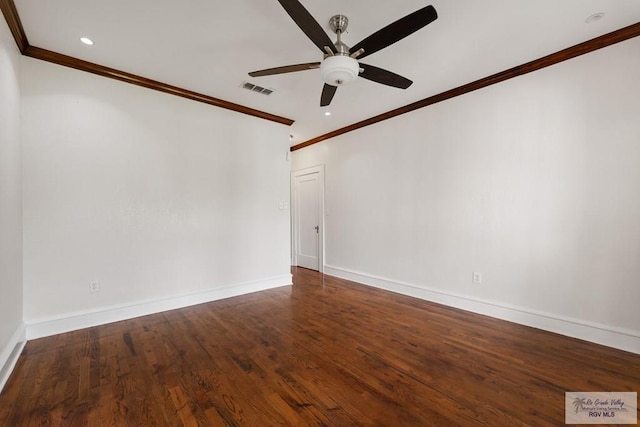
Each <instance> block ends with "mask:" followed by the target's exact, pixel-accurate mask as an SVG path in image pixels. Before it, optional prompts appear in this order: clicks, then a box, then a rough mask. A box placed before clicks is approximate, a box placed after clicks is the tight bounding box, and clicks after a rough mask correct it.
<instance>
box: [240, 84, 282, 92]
mask: <svg viewBox="0 0 640 427" xmlns="http://www.w3.org/2000/svg"><path fill="white" fill-rule="evenodd" d="M241 87H242V88H243V89H247V90H250V91H251V92H256V93H261V94H263V95H271V94H272V93H273V92H274V90H273V89H267V88H266V87H262V86H258V85H254V84H253V83H249V82H242V86H241Z"/></svg>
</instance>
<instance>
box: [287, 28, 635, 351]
mask: <svg viewBox="0 0 640 427" xmlns="http://www.w3.org/2000/svg"><path fill="white" fill-rule="evenodd" d="M638 51H640V40H639V39H634V40H630V41H627V42H624V43H621V44H618V45H615V46H612V47H609V48H606V49H603V50H600V51H597V52H595V53H592V54H589V55H586V56H583V57H580V58H577V59H574V60H571V61H568V62H565V63H562V64H559V65H556V66H553V67H551V68H547V69H544V70H542V71H539V72H536V73H533V74H529V75H526V76H522V77H519V78H516V79H513V80H510V81H508V82H505V83H501V84H498V85H494V86H492V87H489V88H485V89H483V90H480V91H477V92H473V93H470V94H467V95H464V96H462V97H458V98H455V99H452V100H449V101H445V102H442V103H439V104H436V105H433V106H430V107H427V108H424V109H421V110H418V111H415V112H412V113H410V114H406V115H403V116H401V117H398V118H395V119H392V120H388V121H385V122H381V123H378V124H376V125H373V126H369V127H366V128H363V129H361V130H358V131H355V132H351V133H348V134H345V135H342V136H339V137H336V138H334V139H332V140H329V141H325V142H323V143H320V144H317V145H315V146H311V147H308V148H305V149H302V150H299V151H296V152H294V154H293V164H292V169H293V170H298V169H302V168H305V167H309V166H313V165H318V164H325V165H326V213H325V214H326V224H325V226H326V264H327V266H328V268H327V270H326V271H327V272H328V273H330V274H334V275H339V276H343V277H348V278H352V279H355V280H360V281H363V282H365V283H369V284H372V285H375V286H382V287H386V288H388V289H393V290H397V291H399V292H404V293H408V294H412V295H416V296H421V297H424V298H428V299H433V300H437V301H440V302H444V303H448V304H451V305H456V306H459V307H462V308H467V309H471V310H474V311H478V312H484V313H487V314H491V315H497V316H498V317H503V318H508V319H510V320H515V321H519V322H522V323H526V324H532V325H535V326H539V327H543V328H545V329H552V330H557V331H559V332H562V333H566V334H569V335H574V336H580V337H582V338H586V339H591V340H593V341H597V342H602V343H605V344H608V345H613V346H616V347H620V348H625V349H628V350H632V351H636V352H640V310H639V309H638V302H639V301H640V286H639V284H640V103H639V102H638V100H639V99H640V80H639V79H638V76H639V75H640V55H638V54H637V53H638ZM472 272H481V273H482V275H483V282H482V284H480V285H477V284H472V280H471V278H472Z"/></svg>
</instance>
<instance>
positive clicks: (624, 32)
mask: <svg viewBox="0 0 640 427" xmlns="http://www.w3.org/2000/svg"><path fill="white" fill-rule="evenodd" d="M637 36H640V22H638V23H636V24H633V25H630V26H628V27H624V28H621V29H619V30H616V31H613V32H611V33H608V34H605V35H603V36H600V37H596V38H594V39H591V40H588V41H586V42H583V43H580V44H577V45H575V46H572V47H569V48H567V49H563V50H561V51H558V52H556V53H552V54H551V55H547V56H543V57H542V58H539V59H536V60H533V61H531V62H527V63H526V64H522V65H518V66H517V67H513V68H510V69H508V70H505V71H502V72H500V73H497V74H493V75H491V76H489V77H485V78H483V79H480V80H476V81H474V82H471V83H467V84H466V85H463V86H459V87H457V88H455V89H451V90H448V91H445V92H442V93H440V94H438V95H434V96H430V97H428V98H424V99H422V100H420V101H417V102H414V103H412V104H408V105H405V106H404V107H400V108H396V109H395V110H391V111H387V112H386V113H382V114H379V115H377V116H374V117H370V118H368V119H366V120H363V121H360V122H357V123H354V124H352V125H349V126H346V127H343V128H340V129H337V130H334V131H332V132H329V133H326V134H324V135H321V136H318V137H316V138H313V139H310V140H308V141H304V142H301V143H299V144H296V145H294V146H292V147H291V151H296V150H300V149H301V148H304V147H308V146H310V145H313V144H317V143H319V142H321V141H325V140H327V139H330V138H334V137H336V136H338V135H343V134H345V133H347V132H352V131H354V130H357V129H361V128H363V127H365V126H369V125H372V124H375V123H379V122H381V121H383V120H388V119H391V118H393V117H397V116H400V115H402V114H406V113H409V112H411V111H414V110H417V109H420V108H424V107H427V106H429V105H433V104H436V103H438V102H442V101H445V100H447V99H451V98H455V97H457V96H460V95H464V94H466V93H469V92H473V91H475V90H478V89H482V88H485V87H487V86H491V85H494V84H496V83H500V82H504V81H505V80H509V79H513V78H515V77H518V76H522V75H524V74H528V73H531V72H534V71H538V70H541V69H543V68H546V67H549V66H551V65H555V64H559V63H561V62H564V61H567V60H569V59H572V58H575V57H577V56H581V55H584V54H587V53H590V52H593V51H596V50H598V49H602V48H604V47H607V46H611V45H613V44H616V43H619V42H622V41H625V40H629V39H632V38H634V37H637Z"/></svg>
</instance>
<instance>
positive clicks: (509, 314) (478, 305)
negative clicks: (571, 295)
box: [324, 265, 640, 354]
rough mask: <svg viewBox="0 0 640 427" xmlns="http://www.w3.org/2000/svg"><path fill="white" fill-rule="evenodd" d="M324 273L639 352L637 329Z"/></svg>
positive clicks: (341, 272)
mask: <svg viewBox="0 0 640 427" xmlns="http://www.w3.org/2000/svg"><path fill="white" fill-rule="evenodd" d="M324 273H325V274H327V275H330V276H336V277H340V278H342V279H347V280H351V281H354V282H358V283H362V284H365V285H369V286H373V287H376V288H380V289H385V290H388V291H391V292H396V293H399V294H402V295H408V296H411V297H415V298H420V299H423V300H427V301H432V302H436V303H439V304H443V305H447V306H450V307H455V308H459V309H462V310H466V311H470V312H473V313H478V314H482V315H485V316H491V317H495V318H497V319H502V320H506V321H509V322H513V323H518V324H521V325H526V326H531V327H534V328H538V329H543V330H545V331H549V332H555V333H558V334H561V335H566V336H569V337H573V338H578V339H582V340H585V341H590V342H593V343H596V344H602V345H606V346H608V347H613V348H617V349H620V350H624V351H629V352H632V353H637V354H640V331H638V330H630V329H623V328H616V327H612V326H608V325H602V324H598V323H591V322H585V321H582V320H577V319H572V318H568V317H563V316H559V315H555V314H550V313H544V312H540V311H536V310H531V309H528V308H523V307H516V306H509V305H505V304H498V303H494V302H491V301H485V300H480V299H477V298H473V297H468V296H464V295H456V294H453V293H447V292H443V291H439V290H436V289H428V288H422V287H418V286H416V285H412V284H409V283H402V282H398V281H394V280H390V279H386V278H381V277H376V276H372V275H369V274H366V273H361V272H355V271H350V270H347V269H343V268H339V267H332V266H328V265H325V266H324Z"/></svg>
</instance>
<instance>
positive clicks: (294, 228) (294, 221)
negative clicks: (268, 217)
mask: <svg viewBox="0 0 640 427" xmlns="http://www.w3.org/2000/svg"><path fill="white" fill-rule="evenodd" d="M316 173H317V174H318V211H319V212H318V222H319V224H318V227H319V229H318V271H319V272H320V273H323V272H324V165H318V166H312V167H309V168H304V169H299V170H297V171H292V172H291V201H292V203H291V265H293V266H297V265H298V221H299V219H298V209H297V207H298V194H297V188H296V179H297V178H298V177H301V176H305V175H312V174H316Z"/></svg>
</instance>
